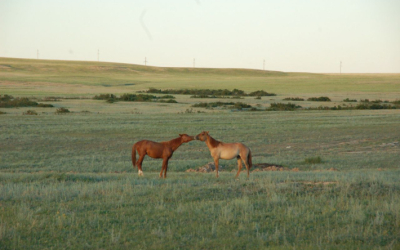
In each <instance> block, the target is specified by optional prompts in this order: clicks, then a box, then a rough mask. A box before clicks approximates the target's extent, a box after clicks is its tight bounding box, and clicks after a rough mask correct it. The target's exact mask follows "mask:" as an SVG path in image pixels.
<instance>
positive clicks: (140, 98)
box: [119, 94, 157, 102]
mask: <svg viewBox="0 0 400 250" xmlns="http://www.w3.org/2000/svg"><path fill="white" fill-rule="evenodd" d="M156 98H157V97H156V96H154V95H144V94H139V95H136V94H123V95H122V96H121V97H120V98H119V100H120V101H125V102H151V101H153V99H156Z"/></svg>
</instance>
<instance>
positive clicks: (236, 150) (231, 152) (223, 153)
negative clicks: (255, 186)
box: [195, 131, 252, 178]
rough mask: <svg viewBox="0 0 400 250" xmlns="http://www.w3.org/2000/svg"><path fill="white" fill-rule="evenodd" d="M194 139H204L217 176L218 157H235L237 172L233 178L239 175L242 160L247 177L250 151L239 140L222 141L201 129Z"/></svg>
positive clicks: (227, 158) (226, 158)
mask: <svg viewBox="0 0 400 250" xmlns="http://www.w3.org/2000/svg"><path fill="white" fill-rule="evenodd" d="M195 138H196V140H200V141H205V142H206V144H207V147H208V149H209V150H210V153H211V156H212V158H213V159H214V163H215V170H216V172H217V178H218V161H219V159H224V160H231V159H233V158H235V157H236V158H237V162H238V172H237V174H236V176H235V178H238V177H239V174H240V171H241V170H242V161H243V162H244V165H245V166H246V169H247V177H249V174H250V173H249V171H250V168H251V167H252V161H251V151H250V149H249V148H248V147H246V146H245V145H244V144H242V143H240V142H236V143H223V142H221V141H217V140H215V139H214V138H212V137H211V136H210V135H209V134H208V131H203V132H201V133H200V134H198V135H196V136H195Z"/></svg>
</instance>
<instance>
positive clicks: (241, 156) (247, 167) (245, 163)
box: [240, 154, 250, 178]
mask: <svg viewBox="0 0 400 250" xmlns="http://www.w3.org/2000/svg"><path fill="white" fill-rule="evenodd" d="M240 158H242V159H243V162H244V165H245V166H246V169H247V178H249V176H250V166H249V162H248V160H247V159H248V157H247V154H246V155H242V154H241V155H240Z"/></svg>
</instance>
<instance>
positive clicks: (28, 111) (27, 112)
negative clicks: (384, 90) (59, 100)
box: [22, 110, 37, 115]
mask: <svg viewBox="0 0 400 250" xmlns="http://www.w3.org/2000/svg"><path fill="white" fill-rule="evenodd" d="M22 114H23V115H37V112H36V111H35V110H27V111H26V112H24V113H22Z"/></svg>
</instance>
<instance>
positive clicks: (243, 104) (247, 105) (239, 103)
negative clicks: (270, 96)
mask: <svg viewBox="0 0 400 250" xmlns="http://www.w3.org/2000/svg"><path fill="white" fill-rule="evenodd" d="M233 107H234V108H237V109H243V108H251V105H249V104H246V103H243V102H236V103H235V104H234V105H233Z"/></svg>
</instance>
